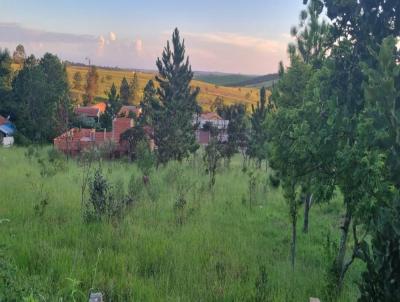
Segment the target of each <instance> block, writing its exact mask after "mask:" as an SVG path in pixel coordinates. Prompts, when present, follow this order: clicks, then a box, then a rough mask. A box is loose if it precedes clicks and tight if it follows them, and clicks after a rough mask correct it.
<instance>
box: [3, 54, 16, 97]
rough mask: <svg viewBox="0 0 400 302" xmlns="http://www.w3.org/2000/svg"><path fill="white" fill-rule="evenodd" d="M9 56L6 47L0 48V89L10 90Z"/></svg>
mask: <svg viewBox="0 0 400 302" xmlns="http://www.w3.org/2000/svg"><path fill="white" fill-rule="evenodd" d="M11 63H12V60H11V57H10V53H9V52H8V50H7V49H5V50H2V49H0V91H3V92H4V91H10V90H11V80H12V75H13V72H12V68H11Z"/></svg>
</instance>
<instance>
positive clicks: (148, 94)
mask: <svg viewBox="0 0 400 302" xmlns="http://www.w3.org/2000/svg"><path fill="white" fill-rule="evenodd" d="M160 106H161V104H160V102H159V101H158V99H157V89H156V87H155V86H154V82H153V80H149V81H148V82H147V84H146V87H145V88H144V91H143V99H142V101H141V102H140V108H141V110H142V113H141V115H140V117H139V120H138V122H139V123H140V124H141V125H142V126H152V124H153V120H154V118H155V116H154V112H158V111H160V109H161V108H160Z"/></svg>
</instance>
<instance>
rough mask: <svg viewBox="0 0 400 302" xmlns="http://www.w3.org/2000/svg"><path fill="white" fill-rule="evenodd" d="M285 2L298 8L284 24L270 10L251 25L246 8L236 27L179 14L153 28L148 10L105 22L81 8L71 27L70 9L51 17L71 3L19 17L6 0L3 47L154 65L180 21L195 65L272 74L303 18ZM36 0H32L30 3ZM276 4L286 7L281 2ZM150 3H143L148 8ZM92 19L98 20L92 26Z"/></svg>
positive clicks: (0, 28)
mask: <svg viewBox="0 0 400 302" xmlns="http://www.w3.org/2000/svg"><path fill="white" fill-rule="evenodd" d="M175 1H176V2H179V0H175ZM224 1H225V0H223V1H222V2H224ZM73 2H75V1H73ZM89 2H90V1H89ZM283 2H287V4H288V3H289V4H290V3H292V4H293V6H294V9H293V10H294V11H295V13H293V14H290V18H288V19H287V20H283V21H284V22H283V21H282V26H280V28H270V26H269V25H268V24H269V23H270V22H271V21H270V20H269V19H268V18H273V19H276V18H279V16H270V17H268V18H266V19H265V20H258V19H257V22H255V23H256V24H254V25H253V26H251V24H247V22H252V19H251V18H249V17H247V16H246V12H245V11H244V12H243V14H241V15H240V16H241V17H240V18H239V17H236V22H234V21H233V23H232V25H231V26H230V27H228V26H226V22H224V21H222V20H221V21H218V22H214V21H213V22H210V21H208V20H206V21H204V24H202V23H201V22H200V23H199V22H198V21H197V22H196V23H194V22H187V21H185V22H182V21H180V22H176V23H178V24H174V23H175V22H174V21H173V20H172V21H171V20H169V19H165V20H157V24H155V25H154V26H153V27H154V28H152V26H151V20H147V19H149V18H147V17H146V15H145V11H143V14H141V16H140V18H137V19H134V18H132V19H125V20H124V22H121V20H119V19H118V16H112V17H110V20H108V21H107V22H103V23H107V24H103V23H102V22H99V21H93V22H91V21H87V20H85V18H83V16H79V14H78V13H77V14H78V15H77V16H76V20H74V21H73V22H74V25H71V26H70V27H68V26H66V25H65V24H64V23H63V22H64V21H63V19H64V18H65V16H64V15H60V16H59V20H57V18H54V17H52V18H49V15H51V16H53V14H54V10H56V9H57V7H59V6H61V7H62V8H63V9H64V10H67V4H66V3H64V6H63V5H61V4H54V5H50V4H51V2H48V1H45V0H42V1H39V3H40V4H43V3H47V7H46V10H44V11H43V10H40V9H37V8H35V6H33V7H32V9H36V10H37V11H38V14H37V15H35V14H32V13H31V14H29V16H35V17H34V18H32V17H29V18H28V15H27V16H26V17H24V14H22V15H21V14H18V17H16V16H17V14H16V13H13V12H14V10H15V7H14V4H13V3H12V1H8V0H4V1H3V2H1V3H0V9H1V11H0V19H1V20H5V21H2V22H0V48H8V49H9V50H10V52H13V50H14V49H15V47H16V46H17V45H18V44H22V45H24V47H25V50H26V53H27V54H31V53H32V54H34V55H35V56H42V55H43V54H44V53H46V52H51V53H54V54H57V55H58V56H59V57H60V59H62V60H68V61H72V62H76V63H87V59H86V58H90V60H91V62H92V64H95V65H101V66H110V67H119V68H132V69H149V70H154V69H155V68H156V66H155V62H156V59H157V57H159V56H160V55H161V52H162V50H163V47H164V46H165V44H166V41H167V40H169V39H170V38H171V34H172V31H173V30H174V28H175V27H176V26H177V27H178V28H179V30H180V32H181V36H182V37H183V38H184V39H185V44H186V54H187V55H188V56H189V57H190V62H191V65H192V68H193V70H196V71H209V72H225V73H241V74H260V75H261V74H268V73H274V72H276V71H277V67H278V63H279V61H284V62H287V54H286V49H287V44H288V43H289V42H290V41H291V38H290V35H289V34H288V33H289V31H290V27H291V26H292V25H295V24H297V22H298V18H297V16H298V12H299V9H301V8H302V5H301V1H297V0H285V1H283ZM118 3H120V4H122V3H125V1H123V0H120V1H118ZM31 4H32V2H30V1H28V6H29V5H31ZM125 4H126V3H125ZM254 4H257V5H255V6H257V7H262V6H263V4H262V2H261V1H258V0H255V1H254ZM100 5H102V4H100ZM126 5H128V4H126ZM141 5H142V6H143V4H141ZM160 5H161V4H160ZM239 6H240V5H239ZM268 6H271V3H269V4H268V3H267V4H265V9H266V10H267V9H268ZM272 6H273V7H274V8H277V6H278V8H280V7H281V4H272ZM39 8H40V5H39ZM282 8H283V7H282ZM146 9H147V8H146V7H145V6H143V10H146ZM238 10H239V8H234V9H232V10H231V11H228V13H230V16H231V17H232V20H233V17H235V16H236V14H237V13H238ZM7 11H8V13H7ZM249 12H251V14H252V16H254V18H256V17H257V16H256V15H255V14H256V11H255V10H253V9H252V10H250V11H249ZM93 14H94V16H97V13H96V11H93ZM157 14H158V13H157ZM191 14H193V17H192V18H193V19H199V18H200V17H199V16H197V15H196V14H195V13H193V12H191ZM198 14H200V15H201V16H206V17H212V15H213V13H210V12H208V11H200V12H198ZM227 15H228V16H229V14H227ZM41 16H42V18H41ZM288 16H289V15H288ZM67 17H68V16H67ZM241 18H243V19H241ZM93 19H94V20H97V18H93ZM150 19H151V18H150ZM171 19H173V18H171ZM189 19H190V18H189ZM246 21H247V22H246ZM253 21H254V20H253ZM71 22H72V21H71ZM86 22H89V23H90V25H94V24H92V23H95V24H98V26H93V27H89V26H87V23H86ZM147 22H150V25H146V23H147ZM75 23H76V24H75ZM210 23H216V24H210ZM264 23H265V25H264V26H262V25H263V24H264ZM133 24H143V26H140V27H138V26H132V25H133ZM168 27H170V28H168ZM129 28H133V30H129Z"/></svg>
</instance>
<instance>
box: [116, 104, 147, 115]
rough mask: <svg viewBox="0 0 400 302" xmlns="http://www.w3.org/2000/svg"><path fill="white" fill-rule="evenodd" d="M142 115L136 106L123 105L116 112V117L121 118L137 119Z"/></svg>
mask: <svg viewBox="0 0 400 302" xmlns="http://www.w3.org/2000/svg"><path fill="white" fill-rule="evenodd" d="M141 114H142V109H141V108H139V107H136V106H127V105H124V106H122V107H121V109H120V110H119V112H118V116H121V117H132V116H135V117H139V116H140V115H141Z"/></svg>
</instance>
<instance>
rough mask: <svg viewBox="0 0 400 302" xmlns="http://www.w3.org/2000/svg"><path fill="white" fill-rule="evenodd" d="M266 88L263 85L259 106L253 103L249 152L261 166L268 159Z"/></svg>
mask: <svg viewBox="0 0 400 302" xmlns="http://www.w3.org/2000/svg"><path fill="white" fill-rule="evenodd" d="M266 103H267V95H266V89H265V88H264V87H263V88H261V90H260V101H259V102H258V103H257V107H254V105H251V111H252V115H251V117H250V122H251V130H250V137H249V147H248V150H247V152H248V154H249V156H250V158H254V159H256V160H257V165H258V167H261V163H262V161H263V160H265V159H266V146H265V144H266V141H267V134H266V132H265V127H264V123H265V119H266V117H267V112H268V106H266Z"/></svg>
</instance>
